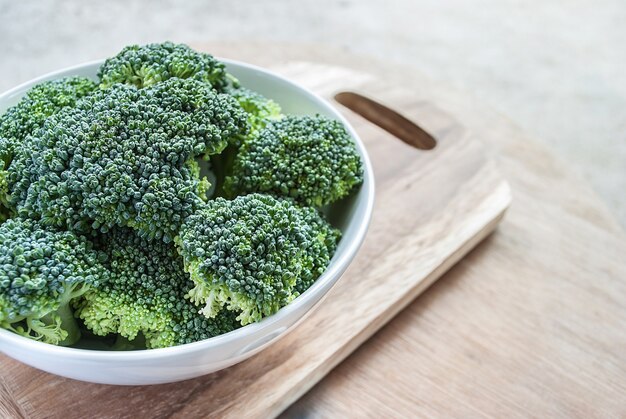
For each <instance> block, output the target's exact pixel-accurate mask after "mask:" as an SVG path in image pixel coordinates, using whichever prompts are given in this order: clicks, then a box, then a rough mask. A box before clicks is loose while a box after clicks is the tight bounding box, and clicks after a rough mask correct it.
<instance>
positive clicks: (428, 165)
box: [0, 57, 511, 418]
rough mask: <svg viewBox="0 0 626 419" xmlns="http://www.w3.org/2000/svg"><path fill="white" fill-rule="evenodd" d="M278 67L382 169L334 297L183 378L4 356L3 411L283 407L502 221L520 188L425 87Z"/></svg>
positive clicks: (252, 411) (154, 413)
mask: <svg viewBox="0 0 626 419" xmlns="http://www.w3.org/2000/svg"><path fill="white" fill-rule="evenodd" d="M235 58H236V57H235ZM278 71H279V72H280V73H282V74H283V75H284V76H286V77H288V78H290V79H293V80H295V81H298V82H300V83H302V84H304V85H305V86H308V87H309V88H311V89H313V90H314V91H316V92H317V93H319V94H321V95H323V96H325V97H327V98H328V99H330V100H335V99H334V98H337V99H338V100H339V101H340V102H342V103H343V104H344V105H345V106H343V105H340V104H338V103H337V102H335V103H336V105H337V106H338V107H339V108H340V109H341V110H342V111H343V112H344V114H345V115H346V117H347V118H348V119H349V120H350V122H351V123H352V124H353V125H354V127H355V128H356V130H357V132H358V133H359V134H360V136H361V138H362V139H363V141H364V142H365V145H366V147H367V149H368V152H369V154H370V157H371V159H372V163H373V166H374V171H375V178H376V190H377V192H376V204H375V209H374V214H373V219H372V223H371V227H370V229H369V232H368V235H367V238H366V240H365V243H364V245H363V247H362V249H361V251H360V252H359V254H358V256H357V257H356V259H355V260H354V262H353V263H352V265H351V266H350V268H349V269H348V271H347V272H346V273H345V275H344V276H343V277H342V278H341V280H340V281H339V282H338V284H337V285H336V287H335V288H334V289H333V290H332V291H331V293H330V294H329V296H328V297H327V298H326V299H325V301H324V302H323V303H322V304H321V305H319V306H318V308H317V309H316V310H315V311H314V312H313V313H312V314H311V315H310V316H309V317H307V318H306V319H305V320H304V321H303V322H301V323H300V324H299V325H298V326H297V327H296V328H295V329H293V330H292V331H291V332H290V333H289V334H288V335H287V336H286V337H285V338H284V339H282V340H281V341H279V342H278V343H276V344H274V345H273V346H271V347H270V348H268V349H266V350H264V351H263V352H261V353H260V354H258V355H257V356H255V357H253V358H251V359H249V360H248V361H245V362H243V363H241V364H239V365H236V366H234V367H231V368H229V369H227V370H224V371H221V372H218V373H215V374H212V375H208V376H205V377H201V378H198V379H194V380H190V381H186V382H182V383H175V384H169V385H159V386H150V387H114V386H104V385H96V384H88V383H83V382H78V381H73V380H68V379H64V378H61V377H57V376H53V375H49V374H47V373H44V372H40V371H37V370H35V369H32V368H30V367H27V366H24V365H22V364H20V363H18V362H16V361H13V360H11V359H9V358H7V357H0V374H1V375H0V405H1V407H0V416H2V417H4V416H25V417H33V418H39V417H50V416H58V417H64V418H72V417H76V418H81V417H94V416H97V415H103V416H112V417H123V416H129V417H130V416H132V417H164V416H169V415H173V414H176V415H177V416H181V417H182V416H185V417H196V416H197V417H200V416H205V415H211V416H216V417H234V418H238V417H242V416H244V415H245V416H259V417H263V416H268V415H272V414H276V413H279V412H280V411H282V410H283V409H285V408H286V407H287V406H289V405H290V404H291V403H292V402H293V401H294V400H296V399H297V398H298V397H300V396H301V395H302V394H303V393H304V392H306V391H307V390H308V389H309V388H311V387H312V386H313V385H314V384H315V383H316V382H317V381H319V380H320V379H321V378H322V377H323V376H324V375H326V374H327V373H328V372H329V371H330V370H331V369H332V368H333V367H334V366H336V365H337V364H338V363H339V362H340V361H342V360H343V359H344V358H345V357H347V356H348V355H349V354H350V353H351V352H353V351H354V350H355V349H356V348H357V347H359V346H360V345H361V344H362V343H363V342H364V341H365V340H367V339H368V338H369V337H370V336H371V335H372V334H374V333H375V332H376V331H377V330H378V329H380V328H381V327H382V326H383V325H384V324H385V323H387V322H388V321H389V320H390V319H391V318H392V317H393V316H395V315H396V314H397V313H398V312H399V311H400V310H402V308H404V307H405V306H406V305H407V304H408V303H409V302H411V301H412V300H413V299H414V298H415V297H416V296H417V295H419V294H420V293H421V292H423V291H424V290H425V289H426V288H427V287H428V286H429V285H431V284H432V283H433V282H434V281H435V280H436V279H437V278H438V277H440V276H441V275H442V274H443V273H444V272H446V271H447V270H448V269H449V268H450V267H451V266H452V265H454V264H455V263H456V262H457V261H458V260H459V259H461V258H462V257H463V256H464V255H465V254H466V253H467V252H469V251H470V250H471V249H472V248H473V247H474V246H475V245H476V244H477V243H478V242H480V241H481V240H482V239H484V238H485V237H486V236H487V235H488V234H489V233H491V232H492V231H493V229H494V228H495V227H496V225H497V223H498V222H499V220H500V219H501V218H502V216H503V214H504V212H505V210H506V209H507V207H508V206H509V203H510V200H511V197H510V191H509V187H508V185H507V183H506V182H505V181H504V180H503V178H502V177H501V175H500V173H499V171H498V169H497V168H496V166H495V164H494V163H493V161H492V160H491V159H490V158H488V153H487V152H486V150H485V148H484V147H483V145H482V144H481V143H480V142H479V138H476V135H475V134H479V133H474V135H472V133H470V132H468V131H467V130H466V129H464V127H463V126H462V125H460V124H459V123H458V122H457V121H455V120H454V119H453V118H451V117H450V116H449V115H448V114H446V112H444V111H443V110H441V109H439V108H438V107H437V105H436V104H435V103H432V102H429V101H424V100H419V99H417V95H416V92H415V91H412V90H408V89H406V88H404V87H403V86H401V85H396V84H393V83H390V82H388V81H386V80H385V79H381V78H377V77H375V76H372V75H369V74H367V73H364V72H357V71H354V70H348V69H346V68H341V67H332V66H328V65H321V64H312V63H296V64H293V65H287V66H281V67H280V68H279V69H278ZM338 93H339V94H340V95H339V96H337V94H338ZM354 93H358V95H357V94H354ZM360 95H362V96H360ZM367 98H371V99H373V100H375V101H376V102H372V101H370V100H368V99H367ZM381 103H382V104H384V105H386V106H387V107H388V108H385V107H384V106H382V105H380V104H381ZM349 108H350V109H352V110H350V109H349ZM389 108H391V109H395V110H397V111H398V112H400V113H401V114H402V116H401V115H398V114H396V113H394V112H393V111H391V110H389ZM372 121H373V122H372ZM414 124H417V126H416V125H414ZM381 127H382V128H381ZM399 137H400V138H399ZM433 147H434V148H433ZM426 148H431V149H429V150H425V149H426Z"/></svg>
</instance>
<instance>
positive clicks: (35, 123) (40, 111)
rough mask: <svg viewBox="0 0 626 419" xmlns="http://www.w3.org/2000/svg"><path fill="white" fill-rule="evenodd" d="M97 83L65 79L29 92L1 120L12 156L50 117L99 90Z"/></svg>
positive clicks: (1, 131)
mask: <svg viewBox="0 0 626 419" xmlns="http://www.w3.org/2000/svg"><path fill="white" fill-rule="evenodd" d="M96 87H97V84H96V82H94V81H92V80H89V79H87V78H84V77H66V78H62V79H58V80H52V81H45V82H42V83H40V84H38V85H36V86H35V87H33V88H32V89H30V90H29V91H28V92H27V93H26V95H25V96H24V98H22V100H20V102H19V103H18V104H17V105H15V106H13V107H12V108H9V110H7V112H6V113H5V114H4V115H2V116H0V138H5V139H6V140H7V144H6V146H7V150H8V151H9V152H13V149H14V148H15V147H19V146H20V144H21V143H22V142H23V141H24V139H25V138H26V136H27V135H31V134H33V133H34V132H35V131H36V130H37V129H38V128H40V127H41V126H42V125H43V124H44V122H45V121H46V119H47V118H48V117H49V116H50V115H54V114H55V113H57V112H59V111H60V110H61V109H63V108H66V107H68V106H74V105H75V104H76V102H77V101H78V100H79V99H80V98H82V97H85V96H87V95H89V94H91V92H93V91H94V89H96Z"/></svg>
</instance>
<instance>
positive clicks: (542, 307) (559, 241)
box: [284, 49, 626, 418]
mask: <svg viewBox="0 0 626 419" xmlns="http://www.w3.org/2000/svg"><path fill="white" fill-rule="evenodd" d="M316 51H319V49H316ZM320 55H322V56H323V55H324V54H323V53H320ZM331 59H332V57H325V58H321V57H320V61H322V60H331ZM351 60H352V61H353V62H352V63H351V65H353V66H354V67H356V68H363V66H364V65H365V62H364V61H363V60H362V59H356V58H355V59H351ZM349 64H350V63H346V64H345V65H349ZM375 65H376V64H375V63H369V65H368V68H369V69H371V68H372V67H374V66H375ZM382 68H383V69H385V68H387V69H389V67H384V66H383V67H382ZM379 71H381V70H380V69H379V70H376V72H379ZM394 71H395V73H394ZM391 73H394V74H391ZM380 74H384V75H385V77H387V79H388V80H396V81H397V82H400V81H404V86H405V88H406V89H408V90H413V91H415V92H419V94H418V96H419V99H418V100H426V101H430V102H433V103H437V105H438V106H440V107H442V108H444V109H446V111H449V112H450V113H452V114H453V115H454V117H455V118H456V119H457V120H458V121H460V122H461V123H462V124H463V125H464V126H466V127H468V128H469V129H470V130H472V131H473V132H477V133H480V134H481V140H482V141H484V142H485V144H487V145H488V146H489V147H490V149H491V150H492V151H493V152H494V155H495V156H496V159H497V162H498V163H499V166H500V167H501V169H502V171H503V173H504V174H505V176H506V178H507V180H508V181H509V183H510V184H511V188H512V192H513V196H514V201H513V205H512V207H511V208H510V210H509V212H508V213H507V217H506V218H505V219H504V221H503V223H502V224H501V225H500V227H499V228H498V231H497V232H496V233H495V234H494V235H492V236H491V237H490V238H488V239H487V240H486V241H485V242H483V243H482V244H480V245H479V246H478V248H476V249H475V250H474V251H472V252H471V253H470V254H469V255H468V256H467V257H465V258H464V259H463V260H462V261H461V262H460V263H459V264H458V265H456V266H455V267H454V268H453V269H452V270H451V271H450V272H448V273H447V274H446V275H445V276H444V277H442V278H441V279H440V280H439V281H437V283H436V284H435V285H434V286H433V287H431V288H430V289H429V290H428V291H427V292H426V293H424V294H423V295H422V296H420V297H419V298H418V299H417V300H416V301H414V302H413V303H412V304H411V305H410V306H409V307H408V308H407V309H406V310H404V311H403V312H402V313H400V314H399V315H398V316H397V317H396V318H395V319H394V320H393V321H392V322H391V323H390V324H389V325H387V326H386V327H385V328H384V329H382V330H381V331H380V332H379V333H378V334H376V335H375V336H374V337H373V338H372V339H370V340H369V341H368V342H367V343H366V344H364V345H363V346H362V347H361V348H359V349H358V350H357V351H356V352H355V353H354V354H353V355H351V356H350V357H349V358H348V359H347V360H346V361H345V362H344V363H342V364H341V365H340V366H339V367H337V368H336V369H334V370H333V371H332V372H331V373H330V374H329V375H328V376H327V377H326V378H325V379H324V380H323V381H321V382H320V383H319V384H318V385H317V386H316V387H314V389H313V390H312V391H310V392H309V393H308V394H307V395H305V396H304V397H303V398H302V399H300V400H299V401H297V402H296V403H295V404H294V405H293V406H292V407H291V408H290V409H289V410H288V411H287V412H285V415H284V416H285V417H507V418H513V417H563V418H571V417H584V418H588V417H625V416H626V356H625V355H624V348H626V328H625V327H624V319H625V318H626V281H625V280H626V263H625V262H626V257H625V256H626V238H625V237H624V233H623V230H622V229H621V228H620V227H619V225H618V224H617V223H616V221H615V220H614V219H613V217H611V215H610V214H609V212H608V211H607V210H606V208H605V206H604V205H603V204H602V202H601V201H600V200H599V199H598V197H597V195H596V194H595V193H594V192H593V191H592V190H591V189H590V188H589V186H588V185H587V183H586V182H585V181H584V180H583V179H581V177H580V175H578V174H576V173H574V172H572V171H571V170H569V169H568V168H567V166H566V165H565V164H564V163H563V162H562V161H560V159H559V158H558V157H556V156H554V155H552V154H550V153H549V152H547V151H546V149H545V148H543V147H541V146H539V145H538V144H537V143H535V142H534V141H533V140H532V139H531V138H528V136H526V135H525V134H524V133H523V132H522V131H521V130H520V129H519V128H517V127H515V126H514V125H513V124H512V123H511V122H510V121H508V120H507V119H506V118H504V117H503V116H501V115H498V114H497V113H495V112H493V111H492V110H490V109H488V108H486V107H484V106H482V105H481V104H480V102H479V101H477V100H476V99H475V98H471V97H467V96H466V95H463V94H460V93H458V92H455V91H454V90H452V89H450V88H449V87H446V86H441V85H437V84H435V83H433V82H432V81H430V80H428V79H426V78H424V77H422V76H420V75H419V74H416V73H415V72H413V71H411V72H409V71H399V70H398V69H394V70H389V71H384V73H380ZM590 141H593V139H591V138H590Z"/></svg>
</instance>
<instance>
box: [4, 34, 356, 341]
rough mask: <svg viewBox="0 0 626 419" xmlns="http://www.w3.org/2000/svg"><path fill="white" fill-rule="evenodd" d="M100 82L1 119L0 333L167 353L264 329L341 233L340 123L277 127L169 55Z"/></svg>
mask: <svg viewBox="0 0 626 419" xmlns="http://www.w3.org/2000/svg"><path fill="white" fill-rule="evenodd" d="M98 79H99V80H98V81H93V80H90V79H87V78H82V77H68V78H62V79H58V80H52V81H46V82H43V83H41V84H39V85H37V86H35V87H33V88H32V89H31V90H30V91H29V92H28V93H27V94H26V95H25V96H24V98H23V99H22V100H21V101H20V102H19V103H18V104H17V105H15V106H14V107H12V108H10V109H8V110H7V111H6V113H5V114H4V115H2V116H0V327H3V328H5V329H8V330H11V331H13V332H15V333H17V334H20V335H22V336H25V337H28V338H31V339H35V340H39V341H42V342H46V343H51V344H58V345H73V344H76V343H77V342H78V341H79V339H80V338H81V334H82V335H87V336H96V337H98V336H99V337H103V339H108V340H111V338H113V339H117V340H118V341H122V342H130V345H131V347H133V345H134V347H136V348H139V347H146V348H162V347H169V346H174V345H180V344H185V343H191V342H195V341H199V340H202V339H206V338H210V337H213V336H217V335H220V334H223V333H227V332H230V331H232V330H235V329H236V328H238V327H241V326H243V325H246V324H249V323H252V322H256V321H259V320H261V319H262V318H263V317H265V316H269V315H272V314H274V313H276V312H277V311H278V310H279V309H280V308H281V307H284V306H285V305H286V304H288V303H289V302H290V301H292V300H293V299H294V298H296V297H298V296H299V295H300V294H302V293H303V292H305V291H306V290H307V289H308V288H309V287H310V286H311V285H312V284H313V283H314V282H315V280H316V279H317V278H318V277H319V276H320V275H321V274H322V273H323V272H324V270H325V269H326V267H327V265H328V263H329V262H330V260H331V258H332V256H333V253H334V252H335V249H336V247H337V244H338V242H339V239H340V232H339V231H338V230H337V229H336V228H334V227H332V226H331V225H330V224H329V223H328V222H327V221H326V220H325V218H324V216H323V210H324V209H325V208H326V207H327V206H328V205H330V204H332V203H333V202H335V201H338V200H340V199H342V198H344V197H346V196H347V195H348V194H350V193H351V191H352V190H353V189H354V188H355V187H356V186H358V185H359V184H360V183H361V182H362V180H363V166H362V161H361V158H360V156H359V154H358V153H357V150H356V148H355V146H354V144H353V142H352V140H351V138H350V136H349V135H348V133H347V132H346V131H345V129H344V128H343V126H342V125H341V124H340V123H339V122H337V121H332V120H329V119H327V118H325V117H321V116H294V115H283V114H282V111H281V108H280V106H279V105H278V104H277V103H276V102H274V101H272V100H271V99H268V98H265V97H264V96H262V95H260V94H259V93H257V92H254V91H251V90H249V89H246V88H244V87H241V86H240V85H239V83H238V81H237V80H236V79H235V78H234V77H233V76H231V75H230V74H228V73H227V71H226V67H225V65H224V64H223V63H221V62H220V61H219V60H217V59H215V58H214V57H212V56H211V55H208V54H204V53H200V52H196V51H194V50H192V49H191V48H189V47H187V46H186V45H180V44H173V43H170V42H166V43H162V44H149V45H145V46H137V45H134V46H129V47H126V48H124V49H123V50H122V51H121V52H120V53H119V54H118V55H117V56H115V57H112V58H109V59H107V60H106V61H105V63H104V64H103V65H102V66H101V68H100V71H99V73H98ZM122 346H124V345H122ZM113 347H114V346H113ZM113 347H112V348H113ZM125 347H128V345H125Z"/></svg>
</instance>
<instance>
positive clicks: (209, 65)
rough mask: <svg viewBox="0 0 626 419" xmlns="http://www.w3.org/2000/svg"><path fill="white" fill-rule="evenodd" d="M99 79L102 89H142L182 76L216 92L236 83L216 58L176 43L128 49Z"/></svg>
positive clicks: (107, 65)
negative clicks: (127, 86)
mask: <svg viewBox="0 0 626 419" xmlns="http://www.w3.org/2000/svg"><path fill="white" fill-rule="evenodd" d="M98 77H99V78H100V81H101V82H100V87H101V88H108V87H111V86H113V85H114V84H116V83H127V84H132V85H134V86H136V87H138V88H142V87H147V86H151V85H153V84H156V83H159V82H162V81H165V80H168V79H170V78H172V77H178V78H181V79H186V78H193V79H196V80H199V81H203V82H207V83H210V84H211V85H212V86H213V88H214V89H216V90H219V91H221V92H223V91H224V90H225V89H226V88H227V87H229V86H230V85H231V84H233V83H236V81H235V80H234V78H232V77H231V76H229V75H228V73H226V66H225V65H224V64H223V63H222V62H220V61H218V60H217V59H215V58H214V57H213V56H211V55H209V54H205V53H202V52H196V51H194V50H192V49H191V48H189V47H188V46H187V45H183V44H174V43H172V42H164V43H161V44H148V45H143V46H139V45H130V46H127V47H125V48H124V49H123V50H122V51H120V53H119V54H117V55H116V56H115V57H112V58H109V59H107V60H106V61H105V62H104V64H103V65H102V67H100V70H99V72H98Z"/></svg>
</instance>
